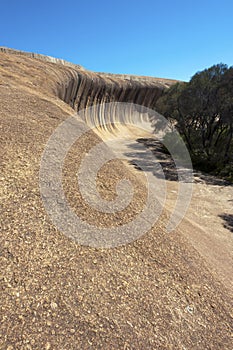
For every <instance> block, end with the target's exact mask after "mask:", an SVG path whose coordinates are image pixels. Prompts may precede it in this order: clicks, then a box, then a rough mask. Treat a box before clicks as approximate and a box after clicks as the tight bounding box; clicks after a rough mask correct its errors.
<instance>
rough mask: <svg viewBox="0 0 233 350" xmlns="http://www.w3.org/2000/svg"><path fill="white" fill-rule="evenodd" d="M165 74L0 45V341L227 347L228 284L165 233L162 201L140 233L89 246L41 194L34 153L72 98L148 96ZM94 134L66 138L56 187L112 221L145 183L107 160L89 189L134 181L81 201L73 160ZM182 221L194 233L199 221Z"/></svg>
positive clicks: (69, 346) (141, 195)
mask: <svg viewBox="0 0 233 350" xmlns="http://www.w3.org/2000/svg"><path fill="white" fill-rule="evenodd" d="M143 79H144V80H143ZM163 84H164V85H163ZM166 84H167V83H166V81H164V83H163V81H162V82H161V83H160V82H159V80H156V79H155V80H153V79H152V81H151V79H149V80H148V81H147V79H145V78H135V77H132V78H130V79H128V77H123V79H122V77H117V76H114V77H112V76H111V75H104V74H96V73H91V72H87V71H85V70H82V69H81V68H80V69H79V68H74V67H73V66H72V67H71V66H69V65H66V64H59V62H57V64H54V63H52V62H51V61H50V60H49V59H47V58H43V59H41V57H40V58H39V59H38V58H33V57H30V56H29V55H23V54H20V55H18V54H17V53H16V54H15V52H14V53H12V52H11V53H7V52H6V51H4V52H1V53H0V101H1V108H0V127H1V132H0V142H1V148H0V160H1V177H0V181H1V187H0V194H1V206H0V215H1V216H0V217H1V235H0V239H1V245H0V266H1V271H0V294H1V295H0V320H1V334H0V348H1V349H8V350H10V349H25V350H26V349H28V350H29V349H33V350H34V349H35V350H42V349H54V350H57V349H58V350H60V349H62V350H77V349H82V350H86V349H99V350H100V349H106V350H107V349H113V350H123V349H124V350H134V349H140V350H141V349H142V350H144V349H145V350H154V349H164V350H165V349H166V350H168V349H198V350H199V349H219V350H222V349H224V350H228V349H229V350H230V349H232V339H231V333H232V311H231V310H232V308H231V306H232V303H231V298H230V295H229V292H228V291H227V290H226V288H225V286H224V284H223V283H221V282H220V281H219V280H218V278H217V277H216V274H214V273H213V272H212V271H211V270H210V269H209V266H208V265H206V262H205V261H204V259H203V258H202V257H201V256H200V254H199V253H198V252H197V251H196V250H195V249H194V248H193V246H192V245H191V244H190V242H189V241H187V240H186V239H185V238H184V237H183V235H182V234H181V233H180V232H179V231H178V230H177V231H175V232H173V233H172V234H167V232H166V231H165V227H166V223H167V214H166V212H164V213H163V215H162V216H161V218H160V220H159V221H158V222H156V224H155V225H154V226H153V227H152V228H151V230H150V231H148V232H147V234H145V235H144V236H143V237H141V238H140V239H138V240H137V241H134V242H132V243H131V244H128V245H125V246H120V247H117V248H114V249H94V248H91V247H88V246H82V245H80V244H78V243H76V242H74V241H73V240H71V239H69V238H68V237H67V236H66V235H64V234H63V233H62V232H59V230H58V229H57V228H56V227H55V226H54V225H53V224H52V222H51V221H50V219H49V217H48V214H47V212H46V210H45V208H44V207H43V203H42V199H41V195H40V189H39V170H40V162H41V157H42V154H43V152H44V149H45V146H46V144H47V141H48V139H49V138H50V136H51V134H52V133H53V132H54V130H55V129H56V127H57V126H58V125H61V124H62V122H63V121H65V120H67V118H68V117H69V115H71V114H73V113H74V109H72V108H71V106H75V108H77V109H80V108H83V107H87V106H89V105H91V104H92V103H95V102H101V101H103V100H105V101H108V99H109V100H111V99H113V100H114V101H118V100H119V98H120V100H121V101H127V102H128V101H132V100H133V101H134V102H136V101H142V102H143V103H144V104H145V105H148V106H152V105H153V100H155V99H156V96H158V94H159V93H160V90H161V89H162V88H164V86H165V85H166ZM135 91H137V92H138V95H137V93H136V92H135ZM139 95H140V96H139ZM59 96H60V97H61V98H62V100H61V99H60V98H59ZM64 101H66V102H67V103H68V104H67V103H64ZM97 142H101V140H100V138H98V137H97V135H96V134H94V133H93V132H90V133H89V134H87V135H85V137H83V138H81V139H80V140H79V142H78V144H76V145H74V149H72V150H71V152H70V154H69V155H68V157H67V158H68V159H67V162H66V164H64V174H63V175H64V191H65V194H66V198H67V200H68V201H69V203H70V205H71V207H72V208H73V209H74V211H75V213H76V214H77V215H80V217H81V218H82V219H83V220H87V221H88V222H89V223H90V224H93V225H99V227H103V226H104V225H106V226H107V225H109V226H110V225H112V224H114V225H119V226H121V225H124V223H125V222H128V220H131V219H132V218H133V217H134V215H135V214H137V213H138V210H140V209H141V208H143V207H144V204H145V193H146V191H145V186H143V183H142V181H141V179H139V178H138V177H137V176H136V175H135V174H134V173H133V172H130V171H129V169H128V168H127V167H125V166H124V165H123V164H122V163H121V162H115V163H113V164H112V163H111V164H110V166H106V168H104V169H102V171H101V172H100V174H99V177H98V181H97V185H98V188H99V189H100V193H101V195H102V196H103V198H107V199H112V198H114V195H115V194H116V193H115V187H116V183H118V181H119V179H122V178H124V179H129V180H132V183H133V184H134V185H135V186H134V189H135V197H134V198H133V201H132V203H131V204H130V206H129V208H126V210H123V212H120V213H116V215H107V214H106V215H103V213H99V212H98V211H95V210H93V209H92V208H90V207H89V206H88V205H87V204H86V203H83V202H84V201H83V200H82V196H81V194H80V192H79V189H78V188H77V177H76V174H77V167H78V166H79V164H80V162H81V161H82V157H84V156H85V155H86V153H87V152H88V151H89V150H90V148H91V147H92V145H95V144H96V143H97ZM200 210H201V208H200ZM187 230H193V235H195V230H196V228H193V227H190V226H188V227H187Z"/></svg>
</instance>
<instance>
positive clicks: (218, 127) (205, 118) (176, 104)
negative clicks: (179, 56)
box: [156, 63, 233, 170]
mask: <svg viewBox="0 0 233 350" xmlns="http://www.w3.org/2000/svg"><path fill="white" fill-rule="evenodd" d="M156 110H157V111H158V112H159V113H161V114H163V115H164V116H165V117H166V118H168V119H170V120H173V121H174V122H175V123H176V127H177V129H178V131H179V132H180V134H181V135H182V137H183V138H184V141H185V142H186V144H187V147H188V149H189V151H190V155H191V158H192V160H193V163H194V165H198V166H199V167H202V168H204V170H218V169H222V168H223V167H224V166H225V165H226V164H229V163H231V162H232V139H233V68H232V67H231V68H228V67H227V65H225V64H222V63H221V64H217V65H214V66H212V67H210V68H208V69H205V70H203V71H202V72H198V73H196V74H195V75H194V76H193V77H192V78H191V80H190V82H189V83H178V84H175V85H173V86H172V87H171V88H169V89H168V90H167V91H165V92H164V94H163V95H162V97H161V98H160V99H159V100H158V101H157V104H156Z"/></svg>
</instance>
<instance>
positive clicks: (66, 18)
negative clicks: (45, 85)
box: [0, 0, 233, 80]
mask: <svg viewBox="0 0 233 350" xmlns="http://www.w3.org/2000/svg"><path fill="white" fill-rule="evenodd" d="M0 11H1V12H0V13H1V20H0V45H1V46H8V47H12V48H16V49H20V50H24V51H32V52H38V53H42V54H46V55H50V56H55V57H59V58H64V59H66V60H68V61H71V62H74V63H78V64H81V65H83V66H84V67H85V68H87V69H90V70H93V71H100V72H111V73H129V74H137V75H150V76H157V77H164V78H173V79H180V80H189V79H190V77H191V76H192V75H193V74H194V73H195V72H196V71H199V70H202V69H204V68H207V67H209V66H211V65H213V64H216V63H220V62H223V63H226V64H228V65H230V66H231V65H233V1H232V0H222V1H216V0H202V1H200V0H167V1H166V0H154V1H153V0H141V1H138V0H135V1H132V0H118V1H111V0H109V1H107V0H89V1H88V0H85V1H80V0H77V1H75V0H66V1H64V0H63V1H59V0H57V1H54V0H48V1H45V0H40V1H39V0H38V1H34V0H31V1H29V0H21V1H18V0H12V1H7V0H2V1H1V5H0Z"/></svg>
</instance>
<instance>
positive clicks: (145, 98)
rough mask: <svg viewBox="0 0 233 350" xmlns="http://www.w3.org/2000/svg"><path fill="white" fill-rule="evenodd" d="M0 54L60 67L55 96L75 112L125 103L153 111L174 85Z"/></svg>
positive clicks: (40, 57)
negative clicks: (103, 105)
mask: <svg viewBox="0 0 233 350" xmlns="http://www.w3.org/2000/svg"><path fill="white" fill-rule="evenodd" d="M0 52H3V53H7V54H15V55H25V56H27V57H30V58H34V59H38V60H42V61H46V62H50V64H51V63H54V64H56V65H63V66H64V72H65V78H63V79H62V81H60V82H59V86H58V88H57V93H56V94H57V95H58V97H59V98H60V99H62V100H63V101H64V102H66V103H67V104H69V105H70V106H71V107H72V108H73V109H75V110H76V111H80V110H83V109H86V108H88V107H90V106H93V105H96V104H106V103H108V102H128V103H133V104H137V105H141V106H145V107H148V108H151V109H154V107H155V103H156V101H157V99H158V98H159V97H160V96H161V94H162V92H163V90H164V89H165V88H167V87H169V86H170V85H172V84H174V83H175V82H176V81H175V80H171V79H161V78H153V77H143V76H134V75H124V74H110V73H95V72H91V71H88V70H85V69H84V68H83V67H81V66H79V65H75V64H72V63H69V62H66V61H64V60H60V59H57V58H53V57H49V56H44V55H39V54H34V53H27V52H22V51H18V50H13V49H8V48H5V47H0ZM62 69H63V68H62ZM101 118H102V117H101Z"/></svg>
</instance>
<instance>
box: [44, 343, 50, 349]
mask: <svg viewBox="0 0 233 350" xmlns="http://www.w3.org/2000/svg"><path fill="white" fill-rule="evenodd" d="M50 348H51V344H50V343H48V342H47V343H46V345H45V350H49V349H50Z"/></svg>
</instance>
